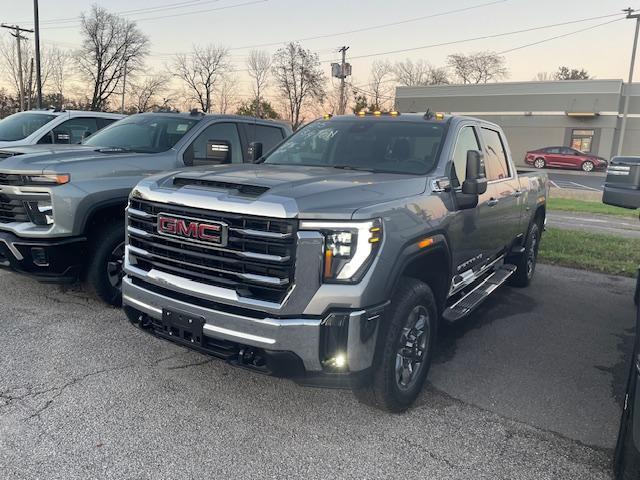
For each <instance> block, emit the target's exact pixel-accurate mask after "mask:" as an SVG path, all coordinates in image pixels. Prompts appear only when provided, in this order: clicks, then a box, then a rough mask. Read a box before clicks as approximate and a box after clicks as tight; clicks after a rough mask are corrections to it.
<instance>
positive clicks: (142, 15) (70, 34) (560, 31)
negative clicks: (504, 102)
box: [0, 0, 640, 95]
mask: <svg viewBox="0 0 640 480" xmlns="http://www.w3.org/2000/svg"><path fill="white" fill-rule="evenodd" d="M91 3H92V2H89V1H81V0H40V18H41V28H42V34H41V42H42V44H43V45H51V44H53V45H56V46H58V47H60V48H63V49H67V50H73V49H74V48H77V46H78V45H79V42H80V33H79V27H78V25H79V22H78V21H77V17H78V16H79V15H80V13H81V12H82V11H83V10H86V9H88V8H89V6H90V5H91ZM99 4H100V5H101V6H103V7H105V8H107V9H109V10H110V11H112V12H118V13H122V14H123V15H125V16H127V17H128V18H130V19H135V20H137V21H138V22H139V27H140V28H141V30H142V31H144V32H145V33H146V34H147V35H148V36H149V38H150V40H151V52H152V53H151V55H150V57H149V59H148V61H147V63H148V65H149V67H150V68H149V71H151V70H153V71H161V70H163V69H166V65H167V63H168V62H169V61H170V60H171V54H173V53H176V52H184V51H188V50H189V49H190V47H191V45H192V44H194V43H195V44H204V43H216V44H223V45H226V46H227V47H229V48H230V49H231V54H232V61H233V63H234V65H235V67H236V68H237V69H238V70H241V69H243V68H244V60H245V58H246V54H247V52H248V51H249V50H250V48H251V47H253V46H256V47H257V46H259V48H262V49H265V50H268V51H269V52H274V51H275V50H276V49H277V48H278V47H279V46H280V45H281V44H283V43H284V42H286V41H289V40H300V41H301V43H302V44H303V46H305V47H306V48H309V49H311V50H313V51H315V52H317V53H318V54H319V55H320V58H321V60H323V62H324V63H323V67H324V68H325V70H326V72H327V74H328V73H329V63H330V62H331V61H332V60H336V59H337V58H338V54H337V49H338V48H339V47H340V46H341V45H349V46H350V50H349V52H348V53H349V61H351V63H352V64H353V72H354V75H353V79H352V81H353V82H354V84H356V85H365V84H366V82H367V77H368V70H369V66H370V64H371V62H372V61H373V60H375V59H388V60H390V61H395V60H402V59H404V58H412V59H425V60H427V61H429V62H430V63H432V64H434V65H436V66H439V65H443V64H445V62H446V57H447V55H449V54H451V53H469V52H472V51H478V50H493V51H497V52H505V53H504V55H505V57H506V60H507V66H508V68H509V78H508V80H510V81H520V80H532V79H533V77H534V76H535V75H536V73H537V72H541V71H554V70H556V69H557V67H558V66H559V65H567V66H570V67H576V68H585V69H586V70H588V71H589V73H590V74H592V75H593V76H595V77H597V78H603V79H604V78H626V76H627V74H628V73H627V69H628V63H629V55H630V49H631V43H632V38H633V27H634V24H633V21H631V20H626V19H623V17H624V15H623V14H622V13H621V12H620V11H621V9H622V8H625V7H627V6H628V5H627V4H625V3H620V2H618V1H614V0H535V1H533V0H502V1H500V0H493V1H492V0H453V1H448V2H442V1H431V0H422V1H420V0H394V1H393V2H389V1H382V0H369V1H353V0H352V1H345V0H324V1H322V2H316V1H304V2H303V1H300V0H298V1H294V0H218V1H208V0H200V1H186V0H182V1H180V0H109V1H102V2H99ZM631 6H632V7H633V6H635V7H640V4H638V5H631ZM474 7H477V8H474ZM143 9H144V10H143ZM463 9H467V10H463ZM454 10H459V11H457V12H452V11H454ZM0 12H1V13H0V21H2V22H4V23H10V24H13V23H19V24H20V25H21V26H24V27H27V28H28V27H30V26H31V25H32V2H31V1H30V0H29V1H27V0H20V1H18V0H0ZM447 12H449V13H447ZM616 13H619V15H617V16H608V17H606V18H599V19H593V20H590V21H585V22H580V23H572V24H568V25H564V26H556V27H552V28H545V29H538V30H535V31H530V32H525V33H517V34H513V35H507V36H500V37H495V38H488V39H484V40H475V41H464V42H460V43H451V42H458V41H461V40H468V39H472V38H476V37H482V36H488V35H495V34H501V33H507V32H513V31H517V30H522V29H527V28H533V27H542V26H545V25H549V24H559V23H564V22H570V21H575V20H582V19H586V18H590V17H600V16H605V15H613V14H616ZM440 14H441V15H440ZM434 15H439V16H434ZM429 16H431V18H427V17H429ZM616 19H621V20H619V21H614V20H616ZM611 21H613V22H612V23H609V24H607V25H602V26H599V27H597V28H593V29H590V30H587V31H583V32H580V33H576V34H574V35H569V36H566V37H564V38H558V39H555V40H551V41H544V40H546V39H549V38H551V37H556V36H560V35H564V34H567V33H570V32H575V31H576V30H580V29H585V28H588V27H592V26H594V25H597V24H600V23H603V22H611ZM399 22H403V23H399ZM391 23H399V24H396V25H387V26H385V25H386V24H391ZM371 27H379V28H371ZM346 32H350V33H346ZM0 34H1V35H2V38H4V39H5V40H9V38H10V37H9V33H8V32H7V31H2V32H0ZM310 37H315V38H310ZM318 37H322V38H318ZM535 42H542V43H540V44H537V45H533V46H528V47H525V48H519V47H524V46H526V45H528V44H532V43H535ZM443 43H449V45H441V46H432V47H430V48H419V47H425V46H430V45H434V44H443ZM514 48H518V49H517V50H514V51H509V50H511V49H514ZM408 49H412V50H408ZM386 52H394V53H386ZM0 76H1V75H0ZM0 81H1V82H3V84H4V85H7V81H6V78H1V79H0ZM239 81H240V88H241V91H242V93H243V94H245V95H246V94H248V91H249V90H248V88H249V82H248V79H247V78H246V75H245V74H244V73H239Z"/></svg>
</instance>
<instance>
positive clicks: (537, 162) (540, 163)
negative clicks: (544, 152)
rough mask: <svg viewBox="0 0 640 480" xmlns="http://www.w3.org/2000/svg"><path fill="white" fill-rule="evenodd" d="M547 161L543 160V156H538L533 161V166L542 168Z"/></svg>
mask: <svg viewBox="0 0 640 480" xmlns="http://www.w3.org/2000/svg"><path fill="white" fill-rule="evenodd" d="M546 165H547V163H546V162H545V161H544V158H542V157H538V158H536V159H535V160H534V161H533V166H534V167H536V168H544V167H545V166H546Z"/></svg>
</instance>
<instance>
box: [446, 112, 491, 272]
mask: <svg viewBox="0 0 640 480" xmlns="http://www.w3.org/2000/svg"><path fill="white" fill-rule="evenodd" d="M479 134H480V132H479V131H478V129H477V126H476V125H475V123H465V124H463V125H462V126H461V127H460V129H459V130H458V133H457V136H456V143H455V146H454V149H453V155H452V158H451V164H452V168H451V172H450V179H451V186H452V188H453V189H455V190H461V186H462V183H463V182H464V180H465V176H466V167H467V152H468V151H469V150H478V151H482V148H481V143H480V140H479V138H480V137H479ZM490 197H491V192H490V189H489V188H487V192H485V193H483V194H482V195H480V197H479V199H478V206H477V207H476V208H470V209H466V210H459V211H457V212H456V213H455V216H454V218H453V220H452V223H451V225H450V228H449V238H450V241H451V243H452V249H451V251H452V254H453V259H452V260H453V268H454V274H463V273H465V272H471V271H472V269H473V270H477V269H478V268H480V267H481V266H482V265H483V264H484V263H485V262H487V261H488V260H489V259H490V256H491V254H492V252H493V251H494V250H495V249H496V247H497V243H498V242H497V241H496V240H495V238H494V235H493V232H492V231H491V222H492V220H491V215H492V207H491V206H490V205H489V204H488V203H487V202H488V201H489V199H490Z"/></svg>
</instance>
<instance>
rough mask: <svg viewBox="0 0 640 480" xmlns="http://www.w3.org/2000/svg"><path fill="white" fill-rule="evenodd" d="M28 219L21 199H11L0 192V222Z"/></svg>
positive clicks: (24, 220)
mask: <svg viewBox="0 0 640 480" xmlns="http://www.w3.org/2000/svg"><path fill="white" fill-rule="evenodd" d="M29 221H30V220H29V217H28V215H27V210H26V209H25V208H24V203H23V202H22V201H21V200H13V199H11V198H9V197H8V196H6V195H3V194H1V193H0V223H11V222H29Z"/></svg>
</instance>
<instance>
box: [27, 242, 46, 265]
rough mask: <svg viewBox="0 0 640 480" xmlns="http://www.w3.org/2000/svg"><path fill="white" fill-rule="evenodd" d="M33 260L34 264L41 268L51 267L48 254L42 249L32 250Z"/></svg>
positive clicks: (34, 248) (35, 248)
mask: <svg viewBox="0 0 640 480" xmlns="http://www.w3.org/2000/svg"><path fill="white" fill-rule="evenodd" d="M31 259H32V260H33V263H34V264H36V265H37V266H39V267H47V266H49V259H48V258H47V252H45V250H44V248H42V247H33V248H32V249H31Z"/></svg>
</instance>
